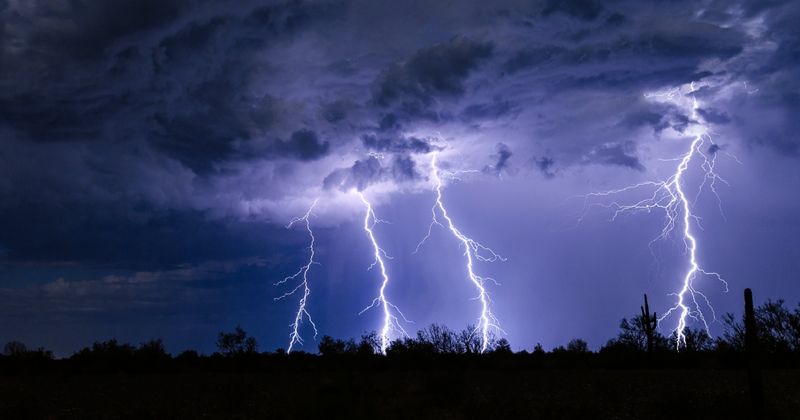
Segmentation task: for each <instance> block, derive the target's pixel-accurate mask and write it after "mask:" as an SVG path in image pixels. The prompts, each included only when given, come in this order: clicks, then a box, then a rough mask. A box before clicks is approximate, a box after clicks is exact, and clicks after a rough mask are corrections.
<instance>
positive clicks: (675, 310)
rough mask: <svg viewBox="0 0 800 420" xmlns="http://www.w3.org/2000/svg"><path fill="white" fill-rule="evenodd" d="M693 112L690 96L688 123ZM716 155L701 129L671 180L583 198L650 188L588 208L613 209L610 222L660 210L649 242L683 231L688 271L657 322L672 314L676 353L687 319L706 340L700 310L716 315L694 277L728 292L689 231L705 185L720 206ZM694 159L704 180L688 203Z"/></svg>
mask: <svg viewBox="0 0 800 420" xmlns="http://www.w3.org/2000/svg"><path fill="white" fill-rule="evenodd" d="M694 91H695V87H694V83H692V84H691V91H690V93H694ZM677 92H678V90H673V91H670V92H668V93H667V94H665V95H664V96H667V97H670V98H671V97H672V96H673V95H675V94H676V93H677ZM697 109H698V103H697V99H696V98H695V97H694V95H692V119H693V120H694V121H698V115H697ZM706 143H708V147H705V148H704V146H705V144H706ZM719 151H720V148H719V146H717V145H716V144H715V143H714V142H713V140H712V139H711V137H710V136H709V135H708V133H707V132H706V130H705V129H702V130H701V131H700V132H699V133H698V134H697V136H696V137H695V138H694V139H693V140H692V142H691V144H690V146H689V149H688V150H687V151H686V153H684V154H683V155H681V156H679V157H678V158H676V159H674V160H675V161H677V162H678V165H677V167H676V168H675V172H674V173H673V174H672V176H670V177H669V178H667V179H666V180H663V181H648V182H643V183H639V184H635V185H630V186H627V187H624V188H620V189H617V190H610V191H605V192H598V193H592V194H587V195H586V196H585V198H586V199H587V200H589V199H590V198H596V197H601V198H602V197H610V196H614V195H616V194H620V193H625V192H630V191H633V190H638V189H640V188H648V187H649V188H653V193H652V195H651V196H649V197H647V198H645V199H642V200H640V201H638V202H635V203H633V204H621V203H619V202H617V201H613V202H611V203H605V204H602V203H592V204H590V205H591V206H601V207H606V208H612V209H614V210H615V211H614V214H613V216H612V218H611V220H614V219H616V217H617V216H618V215H620V214H622V213H625V212H631V211H647V212H650V211H652V210H655V209H661V210H663V211H664V214H665V217H666V219H665V224H664V227H663V228H662V230H661V234H660V235H659V236H658V237H656V238H655V239H654V240H653V242H655V241H656V240H659V239H665V238H666V237H667V236H668V235H669V234H670V233H672V232H673V230H674V229H675V227H676V225H677V224H678V223H680V225H681V226H682V227H683V229H682V231H681V234H682V235H683V242H684V245H685V247H686V253H687V255H688V264H689V267H688V269H687V271H686V273H685V274H684V275H683V279H682V284H681V287H680V289H679V290H678V291H677V292H675V293H672V294H671V295H672V296H675V297H676V298H677V301H676V303H675V305H674V306H672V307H671V308H670V309H669V310H667V311H666V312H665V313H664V315H662V316H661V317H660V318H659V321H662V320H664V319H665V318H667V317H669V316H670V315H672V314H677V315H678V324H677V326H676V327H675V329H674V334H675V337H676V344H675V345H676V348H677V349H680V348H681V347H682V346H684V347H685V346H686V335H685V330H686V327H687V319H688V318H692V319H694V320H696V321H699V322H701V323H702V324H703V326H704V328H705V331H706V334H708V335H709V336H711V331H710V328H709V325H708V321H707V319H706V316H705V315H704V313H703V307H706V308H708V310H709V311H710V312H711V316H712V320H715V319H716V313H715V311H714V307H713V306H712V305H711V301H710V300H709V299H708V297H707V296H706V295H705V294H704V293H703V292H701V291H700V290H698V289H697V288H696V287H695V281H696V280H697V279H698V277H700V276H706V277H711V278H714V279H716V280H718V281H719V282H721V283H722V285H723V286H724V290H725V292H727V291H728V283H727V282H726V281H725V279H723V278H722V276H721V275H720V274H719V273H716V272H713V271H707V270H705V269H704V268H703V267H702V266H701V265H700V263H699V261H698V258H697V247H698V241H697V237H696V236H695V233H694V231H693V226H695V225H696V226H697V227H700V228H701V229H702V226H701V225H700V218H699V217H698V216H697V215H695V214H694V213H693V212H692V206H693V204H694V201H696V200H697V196H699V194H700V193H701V192H702V190H703V188H704V187H705V186H706V185H708V187H709V189H710V190H711V191H712V193H713V194H714V195H715V196H716V198H717V203H718V204H720V203H721V201H720V199H719V195H718V194H717V190H716V188H715V185H716V182H717V181H719V182H722V183H724V184H727V182H726V181H725V180H724V179H723V178H721V177H720V176H719V175H718V174H717V173H716V171H715V164H716V158H717V152H719ZM694 159H699V162H700V165H699V166H700V168H701V169H702V170H703V173H704V177H703V181H702V183H701V184H700V186H699V187H698V191H697V196H696V197H695V198H694V200H690V199H689V198H688V197H687V193H686V190H685V186H684V185H683V177H684V175H685V173H686V170H687V169H688V168H689V164H690V163H691V162H692V160H694ZM720 210H721V207H720ZM651 245H652V242H651Z"/></svg>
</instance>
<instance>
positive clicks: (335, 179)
mask: <svg viewBox="0 0 800 420" xmlns="http://www.w3.org/2000/svg"><path fill="white" fill-rule="evenodd" d="M381 160H383V159H380V158H378V157H376V156H370V157H368V158H366V159H364V160H357V161H355V163H353V165H352V166H350V167H347V168H339V169H336V170H335V171H333V172H331V173H330V174H329V175H328V176H326V177H325V180H324V181H323V185H324V187H325V189H333V188H336V189H338V190H340V191H349V190H351V189H353V188H355V189H356V190H358V191H363V190H365V189H366V188H367V187H369V186H370V185H372V184H375V183H378V182H382V181H387V180H391V181H394V182H398V183H403V182H407V181H412V180H414V179H417V178H419V174H418V173H417V170H416V164H415V163H414V161H413V160H412V159H411V158H410V157H408V156H400V155H398V156H394V157H393V158H391V162H390V163H389V165H388V166H384V165H383V163H382V162H381Z"/></svg>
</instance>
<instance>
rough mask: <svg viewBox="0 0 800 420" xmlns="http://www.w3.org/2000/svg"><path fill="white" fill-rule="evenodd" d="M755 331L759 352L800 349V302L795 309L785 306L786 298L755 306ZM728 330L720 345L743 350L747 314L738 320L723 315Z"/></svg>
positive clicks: (783, 351) (786, 351) (729, 314)
mask: <svg viewBox="0 0 800 420" xmlns="http://www.w3.org/2000/svg"><path fill="white" fill-rule="evenodd" d="M755 319H756V331H758V341H759V348H760V351H762V352H764V353H788V352H798V351H800V304H799V305H798V306H797V308H795V310H794V311H791V310H789V309H788V308H786V307H785V306H784V301H783V300H781V299H779V300H776V301H773V300H768V301H767V302H766V303H764V304H762V305H760V306H758V307H756V308H755ZM723 324H724V325H725V332H724V334H723V339H722V340H721V342H718V345H719V346H721V347H723V348H727V349H732V350H735V351H744V343H745V338H744V337H745V329H744V315H742V318H739V319H737V318H736V317H735V316H734V315H733V314H731V313H727V314H725V316H724V317H723Z"/></svg>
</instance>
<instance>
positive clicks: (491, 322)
mask: <svg viewBox="0 0 800 420" xmlns="http://www.w3.org/2000/svg"><path fill="white" fill-rule="evenodd" d="M437 157H438V152H433V156H432V157H431V179H432V180H433V182H434V184H435V190H436V202H435V203H434V205H433V207H431V218H432V220H431V224H430V225H429V226H428V233H427V234H426V235H425V237H423V238H422V240H421V241H420V242H419V244H417V248H416V250H414V253H416V252H418V251H419V249H420V247H421V246H422V245H423V244H424V243H425V241H427V240H428V238H430V236H431V231H432V230H433V227H434V226H441V227H443V228H446V229H448V230H449V231H450V233H452V234H453V236H454V237H455V238H456V239H458V240H459V241H460V242H461V244H462V245H463V246H464V257H465V259H466V270H467V275H468V276H469V279H470V281H471V282H472V284H473V285H474V286H475V288H476V289H477V291H478V296H477V298H476V299H477V300H479V301H480V303H481V312H480V316H479V317H478V324H477V326H476V327H475V328H476V331H480V333H481V353H483V352H485V351H486V349H487V347H488V346H489V342H490V340H491V336H490V332H491V331H490V330H491V329H492V328H494V329H497V330H498V331H503V330H502V329H501V328H500V325H499V322H498V321H497V318H495V316H494V314H492V311H491V308H490V304H491V298H490V297H489V293H488V292H487V290H486V282H487V281H491V282H493V283H495V284H497V282H496V281H495V280H494V279H493V278H491V277H481V276H479V275H478V274H475V269H474V262H475V261H476V260H477V261H481V262H494V261H498V260H500V261H505V260H506V259H505V258H503V257H502V256H500V255H498V254H497V253H496V252H494V251H493V250H492V249H491V248H488V247H486V246H484V245H482V244H480V243H479V242H476V241H474V240H473V239H471V238H470V237H468V236H466V235H464V234H463V233H462V232H461V231H460V230H459V229H458V228H457V227H456V225H455V223H453V219H452V218H450V215H449V214H448V213H447V209H446V208H445V206H444V200H443V198H442V186H443V183H442V177H441V176H440V170H439V167H438V166H437V163H436V160H437ZM449 175H451V176H453V175H454V174H453V173H450V174H449ZM437 210H438V211H437ZM439 214H441V217H442V219H444V222H445V223H442V222H441V221H440V220H439Z"/></svg>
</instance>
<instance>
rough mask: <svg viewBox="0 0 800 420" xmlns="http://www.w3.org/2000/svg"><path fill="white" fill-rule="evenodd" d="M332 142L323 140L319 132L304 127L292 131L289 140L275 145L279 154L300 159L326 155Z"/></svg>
mask: <svg viewBox="0 0 800 420" xmlns="http://www.w3.org/2000/svg"><path fill="white" fill-rule="evenodd" d="M328 149H330V143H329V142H327V141H325V142H323V141H321V140H320V139H319V137H318V136H317V133H315V132H313V131H311V130H308V129H303V130H299V131H295V132H294V133H292V137H291V138H290V139H289V140H287V141H279V142H277V143H276V145H275V147H274V153H275V154H276V155H277V156H280V157H285V158H293V159H298V160H315V159H319V158H321V157H324V156H325V155H326V154H327V153H328Z"/></svg>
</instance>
